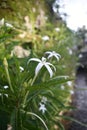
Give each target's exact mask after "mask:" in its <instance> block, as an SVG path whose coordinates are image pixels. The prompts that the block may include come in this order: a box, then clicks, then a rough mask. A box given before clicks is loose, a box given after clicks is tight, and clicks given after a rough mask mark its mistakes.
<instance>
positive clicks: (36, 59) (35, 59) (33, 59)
mask: <svg viewBox="0 0 87 130" xmlns="http://www.w3.org/2000/svg"><path fill="white" fill-rule="evenodd" d="M30 61H36V62H41V60H40V59H38V58H31V59H29V60H28V64H29V62H30Z"/></svg>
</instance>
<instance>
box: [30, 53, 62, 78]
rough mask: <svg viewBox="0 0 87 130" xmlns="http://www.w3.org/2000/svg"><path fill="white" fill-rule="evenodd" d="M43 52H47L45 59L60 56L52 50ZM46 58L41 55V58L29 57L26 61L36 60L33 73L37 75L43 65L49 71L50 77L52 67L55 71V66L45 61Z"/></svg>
mask: <svg viewBox="0 0 87 130" xmlns="http://www.w3.org/2000/svg"><path fill="white" fill-rule="evenodd" d="M45 54H48V57H47V59H50V58H51V57H55V58H56V59H57V60H59V58H60V57H61V56H60V55H59V54H58V53H56V52H55V51H52V52H50V51H48V52H45ZM47 59H46V58H45V57H42V58H41V60H40V59H38V58H31V59H29V61H28V63H29V62H30V61H36V62H38V65H37V66H36V69H35V75H36V76H37V75H38V73H39V71H40V70H41V68H42V67H43V66H44V67H45V68H46V69H47V71H48V72H49V75H50V78H52V76H53V70H52V68H53V69H54V71H56V68H55V66H54V65H53V64H51V63H49V62H47Z"/></svg>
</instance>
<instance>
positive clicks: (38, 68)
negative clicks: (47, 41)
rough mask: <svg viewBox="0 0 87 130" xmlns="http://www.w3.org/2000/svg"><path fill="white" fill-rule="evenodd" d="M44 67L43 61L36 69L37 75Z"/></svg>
mask: <svg viewBox="0 0 87 130" xmlns="http://www.w3.org/2000/svg"><path fill="white" fill-rule="evenodd" d="M42 67H43V64H42V63H39V64H38V65H37V67H36V69H35V75H37V74H38V73H39V71H40V69H41V68H42Z"/></svg>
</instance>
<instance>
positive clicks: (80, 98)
mask: <svg viewBox="0 0 87 130" xmlns="http://www.w3.org/2000/svg"><path fill="white" fill-rule="evenodd" d="M81 88H84V89H87V68H84V69H83V68H80V69H78V70H77V74H76V82H75V96H74V100H73V103H74V105H75V106H76V108H77V110H76V111H75V112H74V118H75V119H77V120H78V121H81V122H83V123H85V124H87V90H77V89H81ZM69 130H87V128H86V127H84V126H81V125H80V124H77V123H75V122H73V123H72V124H71V127H70V129H69Z"/></svg>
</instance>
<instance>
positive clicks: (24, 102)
mask: <svg viewBox="0 0 87 130" xmlns="http://www.w3.org/2000/svg"><path fill="white" fill-rule="evenodd" d="M36 78H37V75H35V76H34V78H33V79H32V82H31V86H32V85H33V84H34V82H35V80H36ZM28 95H29V91H27V93H26V95H25V98H24V101H23V107H25V104H26V100H27V97H28Z"/></svg>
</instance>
